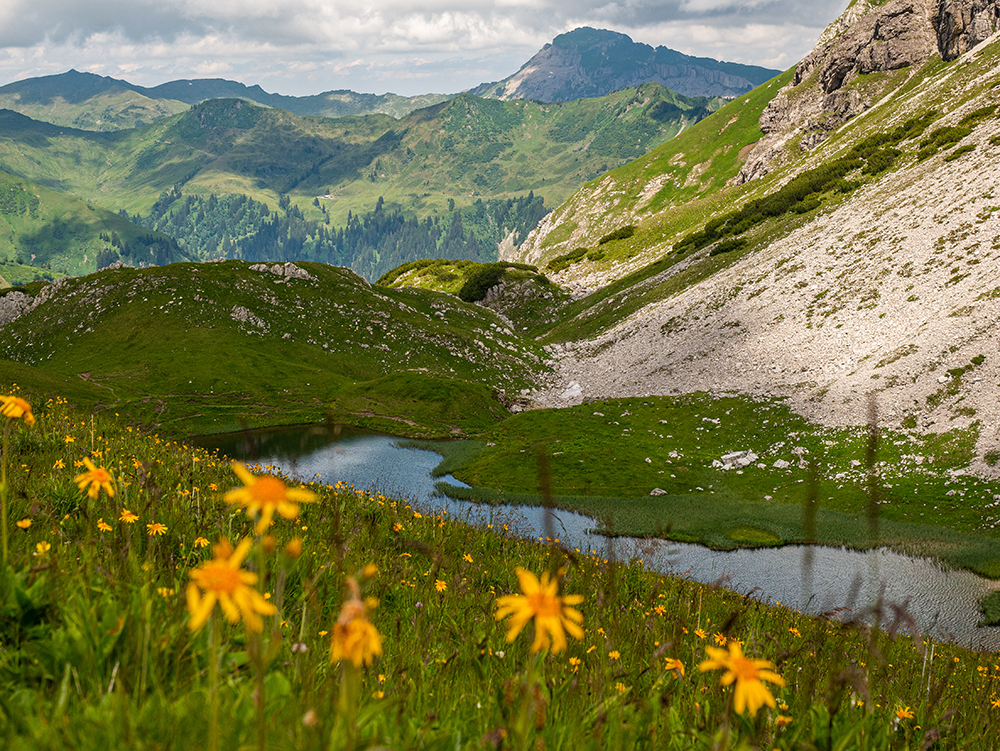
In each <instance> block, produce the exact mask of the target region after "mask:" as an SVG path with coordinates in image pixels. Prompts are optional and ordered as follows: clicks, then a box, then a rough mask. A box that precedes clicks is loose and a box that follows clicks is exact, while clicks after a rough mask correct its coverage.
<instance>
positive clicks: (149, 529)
mask: <svg viewBox="0 0 1000 751" xmlns="http://www.w3.org/2000/svg"><path fill="white" fill-rule="evenodd" d="M166 533H167V525H166V524H160V523H159V522H153V523H152V524H147V525H146V534H148V535H149V536H150V537H157V536H161V535H165V534H166Z"/></svg>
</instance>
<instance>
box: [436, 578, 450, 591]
mask: <svg viewBox="0 0 1000 751" xmlns="http://www.w3.org/2000/svg"><path fill="white" fill-rule="evenodd" d="M434 589H436V590H437V591H438V592H444V591H445V590H446V589H448V585H447V584H446V583H445V582H443V581H441V580H440V579H438V580H437V581H436V582H434Z"/></svg>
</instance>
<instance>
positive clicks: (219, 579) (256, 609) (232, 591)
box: [187, 537, 278, 631]
mask: <svg viewBox="0 0 1000 751" xmlns="http://www.w3.org/2000/svg"><path fill="white" fill-rule="evenodd" d="M249 552H250V538H249V537H248V538H246V539H244V540H243V542H241V543H240V544H239V545H238V546H237V548H236V550H235V551H234V550H233V548H232V546H231V545H230V544H229V540H226V539H225V538H223V539H222V540H220V541H219V542H218V543H217V544H216V545H213V546H212V554H213V555H214V556H215V557H214V558H213V560H211V561H207V562H206V563H204V564H202V565H201V566H199V567H198V568H196V569H192V570H191V572H190V574H189V576H190V577H191V579H192V581H191V583H190V584H188V586H187V608H188V612H189V613H190V614H191V620H190V621H188V628H190V629H191V630H192V631H194V630H196V629H199V628H201V627H202V626H203V625H204V624H205V622H206V621H207V620H208V617H209V616H210V615H211V614H212V611H213V610H214V609H215V603H219V606H220V607H221V608H222V612H223V613H225V615H226V618H228V619H229V622H230V623H238V622H239V621H240V619H241V618H242V619H243V621H244V622H245V623H246V625H247V628H248V629H249V630H251V631H262V630H263V628H264V622H263V621H262V620H261V618H260V616H261V615H274V614H275V613H277V612H278V609H277V608H275V607H274V605H272V604H271V603H269V602H268V601H267V600H265V599H264V598H263V597H262V596H261V594H260V592H258V591H257V590H256V589H254V588H253V586H252V585H254V584H256V583H257V574H253V573H251V572H249V571H244V570H243V569H241V568H240V564H242V563H243V561H244V559H245V558H246V557H247V553H249Z"/></svg>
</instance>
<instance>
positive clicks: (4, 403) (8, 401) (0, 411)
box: [0, 396, 35, 428]
mask: <svg viewBox="0 0 1000 751" xmlns="http://www.w3.org/2000/svg"><path fill="white" fill-rule="evenodd" d="M0 415H3V416H4V417H9V418H10V419H12V420H16V419H17V418H19V417H23V418H24V424H25V425H27V426H28V427H29V428H33V427H34V426H35V416H34V415H33V414H31V405H30V404H28V403H27V402H26V401H24V399H22V398H21V397H19V396H0Z"/></svg>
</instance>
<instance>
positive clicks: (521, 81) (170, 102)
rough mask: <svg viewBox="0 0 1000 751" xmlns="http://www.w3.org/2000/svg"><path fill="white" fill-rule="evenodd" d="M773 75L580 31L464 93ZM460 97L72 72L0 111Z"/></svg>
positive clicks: (363, 110)
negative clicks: (149, 81)
mask: <svg viewBox="0 0 1000 751" xmlns="http://www.w3.org/2000/svg"><path fill="white" fill-rule="evenodd" d="M777 73H778V71H775V70H768V69H766V68H760V67H756V66H750V65H740V64H737V63H724V62H719V61H718V60H712V59H710V58H696V57H689V56H687V55H684V54H682V53H680V52H676V51H674V50H671V49H668V48H666V47H657V48H656V49H654V48H652V47H650V46H649V45H645V44H637V43H635V42H633V41H632V40H631V39H630V38H629V37H628V36H626V35H624V34H619V33H616V32H612V31H606V30H599V29H591V28H586V27H585V28H580V29H576V30H575V31H571V32H568V33H566V34H562V35H560V36H558V37H556V38H555V39H554V40H553V42H552V43H551V44H547V45H545V47H544V48H543V49H542V50H541V51H540V52H539V53H538V54H537V55H535V56H534V57H532V58H531V60H529V61H528V62H527V63H525V65H524V66H523V67H522V68H521V69H520V70H519V71H518V72H517V73H516V74H514V75H513V76H510V77H509V78H507V79H504V81H501V82H500V83H499V84H496V83H493V84H480V85H479V86H476V87H474V88H472V89H470V90H469V91H468V93H471V94H474V95H476V96H482V97H487V98H494V99H503V100H512V99H532V100H536V101H542V102H552V101H570V100H573V99H580V98H582V97H603V96H606V95H607V94H611V93H612V92H615V91H619V90H621V89H626V88H630V87H636V86H640V85H642V84H644V83H660V84H662V85H664V86H666V87H667V88H668V89H670V90H671V91H674V92H676V93H678V94H682V95H684V96H688V97H709V98H713V97H732V96H737V95H739V94H742V93H745V92H747V91H749V90H750V89H752V88H754V87H755V86H756V85H758V84H760V83H762V82H764V81H766V80H768V79H770V78H772V77H773V76H775V75H776V74H777ZM455 96H458V94H421V95H417V96H409V97H405V96H399V95H397V94H391V93H388V94H360V93H358V92H355V91H349V90H346V89H338V90H335V91H325V92H322V93H320V94H314V95H310V96H287V95H283V94H276V93H269V92H267V91H264V89H262V88H261V87H260V86H259V85H252V86H247V85H245V84H242V83H239V82H237V81H228V80H225V79H221V78H203V79H185V80H179V81H169V82H167V83H163V84H159V85H158V86H152V87H145V86H138V85H135V84H132V83H130V82H128V81H125V80H121V79H116V78H111V77H109V76H98V75H95V74H93V73H82V72H79V71H76V70H70V71H67V72H66V73H60V74H58V75H51V76H41V77H38V78H29V79H25V80H22V81H14V82H12V83H8V84H6V85H4V86H0V108H3V109H9V110H12V111H15V112H19V113H21V114H22V115H27V116H28V117H31V118H32V119H35V120H40V121H43V122H49V123H53V124H54V125H62V126H65V127H71V128H80V129H84V130H100V131H110V130H120V129H128V128H134V127H136V126H137V125H142V124H150V123H153V122H156V121H157V120H160V119H163V118H165V117H169V116H171V115H175V114H178V113H180V112H183V111H184V110H185V109H187V108H188V107H191V106H194V105H196V104H200V103H201V102H204V101H207V100H209V99H243V100H245V101H248V102H253V103H254V104H259V105H261V106H264V107H272V108H275V109H280V110H284V111H286V112H291V113H292V114H295V115H299V116H302V117H347V116H351V115H371V114H383V115H389V116H391V117H394V118H402V117H404V116H406V115H408V114H409V113H411V112H413V111H414V110H416V109H422V108H424V107H430V106H433V105H435V104H440V103H441V102H445V101H447V100H449V99H452V98H454V97H455Z"/></svg>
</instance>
